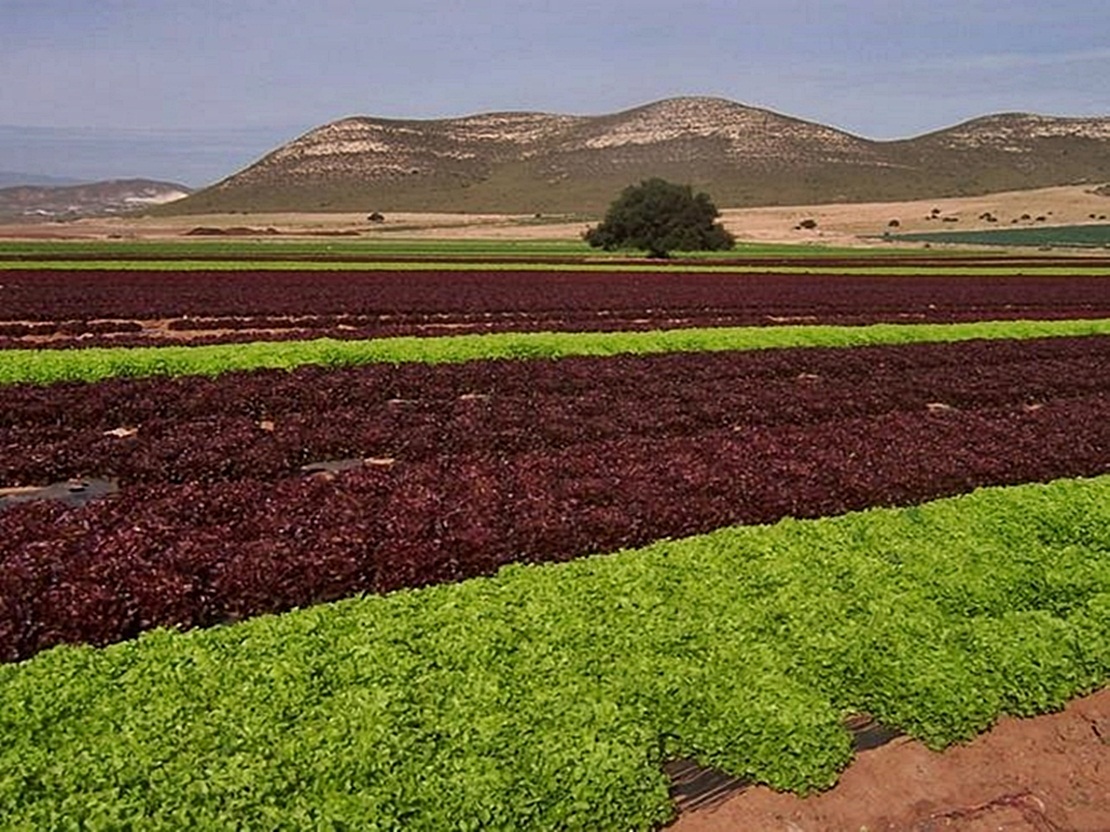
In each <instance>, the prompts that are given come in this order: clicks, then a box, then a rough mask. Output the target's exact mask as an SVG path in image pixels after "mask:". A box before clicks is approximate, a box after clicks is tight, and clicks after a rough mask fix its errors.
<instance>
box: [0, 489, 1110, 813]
mask: <svg viewBox="0 0 1110 832" xmlns="http://www.w3.org/2000/svg"><path fill="white" fill-rule="evenodd" d="M1108 634H1110V476H1103V477H1100V478H1095V479H1090V480H1063V481H1057V482H1054V483H1050V484H1047V485H1040V484H1034V485H1025V486H1018V487H1010V488H995V489H983V490H980V491H977V492H975V493H973V494H970V495H965V496H961V497H954V498H949V499H944V500H939V501H935V502H932V503H927V504H924V505H921V506H916V507H910V508H901V509H889V508H884V509H872V510H869V511H865V512H859V513H855V514H849V515H845V516H842V517H836V518H825V519H820V520H806V521H798V520H784V521H782V522H779V523H777V524H775V525H772V526H759V527H734V528H727V529H723V530H720V531H717V532H714V533H711V534H706V535H702V536H699V537H694V538H689V539H684V540H673V541H672V540H664V541H660V542H658V543H656V544H653V545H651V546H648V547H645V548H643V549H639V550H633V551H625V552H619V553H616V554H614V555H609V556H601V557H592V558H585V559H581V560H576V561H571V562H569V563H565V564H555V565H544V566H537V565H517V566H512V567H508V568H505V569H503V570H502V571H501V572H499V573H498V574H497V575H496V576H495V577H492V578H479V579H474V580H470V581H466V582H463V583H459V584H450V585H441V586H435V587H430V588H425V589H419V590H406V591H401V592H397V593H394V594H391V595H387V596H365V597H357V598H352V599H348V600H345V601H340V602H336V603H331V604H323V605H319V606H315V607H311V608H308V609H303V610H295V611H292V612H289V613H286V614H283V615H271V616H262V617H259V618H255V619H252V620H249V621H245V622H241V623H238V624H234V625H228V626H217V627H214V628H211V629H206V630H194V631H191V632H187V633H179V632H176V631H167V630H158V631H153V632H148V633H145V634H144V635H142V636H140V637H139V638H138V639H136V640H134V641H131V642H125V643H122V644H117V645H114V646H111V647H107V648H103V649H96V648H93V647H88V646H82V647H73V646H62V647H57V648H55V649H53V650H50V651H47V652H45V653H42V654H40V655H39V656H37V657H35V658H33V659H31V660H29V661H26V662H22V663H19V664H7V665H0V736H3V738H4V742H3V743H0V817H2V818H3V824H4V826H5V828H8V829H19V830H23V829H26V830H37V829H62V828H65V829H143V830H175V832H176V830H180V829H233V828H236V829H273V830H279V829H281V830H284V829H289V830H303V829H360V830H361V829H366V830H393V829H406V830H436V831H437V832H438V831H439V830H445V829H471V830H479V829H481V830H524V829H536V830H550V829H564V830H578V829H582V830H586V829H591V830H592V829H625V830H648V829H652V828H657V827H658V825H660V824H662V823H664V822H666V821H667V820H668V819H669V817H670V816H671V814H672V812H673V810H672V808H671V806H670V802H669V800H668V793H667V781H666V778H665V777H664V775H663V774H662V772H661V770H660V766H661V764H662V763H663V762H664V761H666V760H667V759H669V758H672V757H676V756H688V757H694V758H696V759H697V760H699V761H701V762H702V763H704V764H708V765H712V766H715V767H717V768H720V769H723V770H724V771H727V772H730V773H732V774H735V775H740V776H744V777H749V778H751V779H753V780H755V781H759V782H764V783H769V784H771V785H773V786H775V787H776V788H780V789H794V790H800V791H808V790H812V789H816V788H823V787H826V786H829V785H831V784H832V783H833V782H834V781H835V779H836V778H837V775H838V772H839V771H840V770H841V769H842V768H843V767H844V766H845V765H846V764H847V763H848V761H849V759H850V757H851V739H850V736H849V734H848V732H847V730H846V729H845V728H844V727H843V725H842V720H843V718H844V717H845V716H847V715H849V714H853V713H859V712H868V713H871V714H874V715H875V716H876V717H877V718H878V719H879V720H880V721H881V722H882V723H884V724H886V725H889V726H893V727H897V728H901V729H903V730H905V731H906V732H908V733H909V734H910V735H912V736H914V737H917V738H920V739H922V740H924V741H925V742H926V743H928V744H929V745H930V746H931V747H934V748H939V747H941V746H943V745H945V744H947V743H950V742H953V741H958V740H964V739H968V738H970V737H972V736H973V735H975V734H976V733H977V732H980V731H983V730H985V729H987V728H988V727H989V726H990V725H991V724H992V723H993V722H994V721H995V720H996V719H997V718H998V717H999V716H1001V715H1003V714H1012V715H1020V716H1024V715H1031V714H1035V713H1040V712H1044V711H1049V710H1054V709H1058V708H1060V707H1062V705H1063V704H1064V703H1065V702H1066V701H1067V700H1068V699H1069V698H1072V697H1074V696H1077V695H1081V694H1084V693H1087V692H1090V691H1093V690H1096V689H1098V688H1099V687H1102V686H1104V685H1106V684H1107V682H1108V681H1110V635H1108Z"/></svg>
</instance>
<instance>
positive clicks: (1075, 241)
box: [890, 216, 1110, 248]
mask: <svg viewBox="0 0 1110 832" xmlns="http://www.w3.org/2000/svg"><path fill="white" fill-rule="evenodd" d="M1102 219H1106V217H1105V216H1103V217H1102ZM890 239H892V240H893V241H895V242H932V243H954V244H956V245H965V246H966V245H971V246H1064V247H1068V248H1107V247H1110V225H1106V224H1097V225H1096V224H1088V225H1059V226H1048V227H1041V228H1037V227H1034V228H997V229H984V230H978V231H928V232H920V233H915V234H892V235H890Z"/></svg>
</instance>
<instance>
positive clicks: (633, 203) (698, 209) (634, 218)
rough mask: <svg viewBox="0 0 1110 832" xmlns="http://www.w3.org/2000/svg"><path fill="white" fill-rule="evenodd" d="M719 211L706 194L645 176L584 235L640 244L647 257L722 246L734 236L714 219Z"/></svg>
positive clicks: (608, 242)
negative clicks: (598, 223)
mask: <svg viewBox="0 0 1110 832" xmlns="http://www.w3.org/2000/svg"><path fill="white" fill-rule="evenodd" d="M719 216H720V212H719V211H718V210H717V206H715V205H714V204H713V203H712V201H710V199H709V196H708V195H707V194H704V193H699V194H696V195H695V194H694V191H693V189H692V188H691V187H690V186H689V185H675V184H673V183H671V182H667V181H666V180H663V179H658V178H656V179H645V180H644V181H643V182H641V183H640V184H639V185H632V186H630V187H628V188H625V189H624V191H622V192H621V195H620V196H619V197H618V198H617V199H616V200H615V201H614V202H613V204H612V205H610V206H609V211H608V212H607V213H606V214H605V219H604V220H603V221H602V222H601V224H600V225H597V226H595V227H593V228H591V229H589V230H587V231H586V233H585V234H584V235H582V236H583V238H584V239H585V240H586V242H587V243H589V244H590V245H591V246H593V247H594V248H603V249H605V250H606V251H612V250H613V249H618V248H638V249H642V250H644V251H646V252H647V253H648V256H649V257H667V256H668V252H671V251H721V250H723V249H730V248H732V246H733V244H734V243H735V240H734V238H733V236H732V235H731V234H729V233H728V232H727V231H725V229H724V227H723V226H722V225H721V224H720V223H717V222H714V220H716V219H717V217H719Z"/></svg>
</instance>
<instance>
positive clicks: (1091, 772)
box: [669, 688, 1110, 832]
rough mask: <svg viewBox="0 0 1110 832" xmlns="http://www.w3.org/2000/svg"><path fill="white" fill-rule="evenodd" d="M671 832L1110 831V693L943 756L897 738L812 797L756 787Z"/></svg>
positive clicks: (1001, 729)
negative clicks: (832, 786)
mask: <svg viewBox="0 0 1110 832" xmlns="http://www.w3.org/2000/svg"><path fill="white" fill-rule="evenodd" d="M669 829H670V830H672V832H738V831H739V830H744V832H764V831H765V830H766V831H767V832H772V831H773V832H862V830H867V832H940V830H960V832H987V830H992V831H993V830H1006V832H1107V830H1110V688H1107V689H1104V690H1102V691H1101V692H1099V693H1096V694H1094V695H1092V696H1088V697H1086V698H1083V699H1078V700H1075V701H1074V702H1071V703H1070V704H1069V705H1068V707H1067V708H1066V709H1065V710H1064V711H1062V712H1060V713H1057V714H1050V715H1046V716H1041V717H1036V718H1033V719H1012V718H1005V719H1003V720H1001V721H1000V722H999V723H998V725H996V726H995V728H994V729H993V730H991V731H990V732H989V733H987V734H984V735H983V736H980V737H978V738H977V739H976V740H974V741H973V742H971V743H968V744H967V745H960V746H954V747H952V748H949V749H947V750H946V751H944V752H942V753H937V752H933V751H930V750H929V749H927V748H925V747H924V746H923V745H922V744H921V743H918V742H915V741H912V740H909V739H897V740H894V741H893V742H891V743H889V744H888V745H885V746H882V747H880V748H876V749H872V750H870V751H864V752H862V753H860V754H859V755H858V757H857V758H856V761H855V762H854V763H853V764H852V765H851V766H850V767H849V768H848V770H847V771H845V772H844V774H843V776H842V777H841V779H840V782H839V783H838V784H837V785H836V786H835V787H834V788H832V789H830V790H829V791H827V792H824V793H822V794H819V795H815V796H812V797H808V798H799V797H796V796H794V795H790V794H780V793H777V792H774V791H772V790H770V789H768V788H764V787H757V788H751V789H748V790H747V791H744V792H741V793H739V794H736V795H734V796H732V797H731V798H729V799H727V800H726V801H725V802H723V803H721V804H719V805H717V806H715V807H712V808H707V809H702V810H699V811H696V812H691V813H689V814H686V815H683V816H681V817H680V818H679V819H678V821H677V822H676V823H674V824H673V825H672V826H671V827H669Z"/></svg>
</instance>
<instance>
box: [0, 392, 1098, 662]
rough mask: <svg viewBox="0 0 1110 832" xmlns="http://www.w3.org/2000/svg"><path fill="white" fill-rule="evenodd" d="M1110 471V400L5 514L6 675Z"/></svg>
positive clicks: (159, 488)
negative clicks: (702, 537)
mask: <svg viewBox="0 0 1110 832" xmlns="http://www.w3.org/2000/svg"><path fill="white" fill-rule="evenodd" d="M1107 470H1110V398H1108V397H1107V396H1105V395H1102V394H1095V395H1090V396H1080V397H1075V398H1069V399H1060V400H1054V401H1049V402H1047V403H1045V404H1043V405H1042V406H1040V407H1035V408H1033V407H1026V408H1020V407H1005V408H990V407H988V408H983V409H978V410H967V411H961V410H935V411H929V410H927V409H924V410H919V411H914V412H894V413H884V414H881V415H877V416H858V417H843V418H831V419H828V420H826V421H820V422H816V423H813V424H777V425H770V426H768V425H752V426H747V427H744V428H742V429H741V430H732V429H729V430H706V431H702V432H699V433H695V434H693V435H690V436H680V437H668V438H662V439H661V438H657V437H646V438H645V437H637V436H634V435H630V436H627V437H621V438H616V439H609V440H604V441H598V442H586V443H580V444H573V445H570V446H568V447H565V448H562V449H559V450H544V449H541V450H527V451H522V452H520V453H516V454H508V453H491V454H466V453H463V454H450V453H445V454H442V455H439V456H436V457H433V458H430V459H425V460H420V461H412V462H406V461H400V462H397V463H395V464H393V465H391V466H381V467H367V468H360V469H356V470H351V471H348V472H344V473H342V474H339V475H337V476H336V477H335V478H334V479H327V480H325V479H305V478H289V479H284V480H279V481H277V482H263V481H259V480H247V479H244V480H236V481H229V482H221V483H216V484H213V485H204V484H199V483H187V484H184V485H155V486H138V487H135V488H132V489H124V490H123V491H122V492H120V494H118V495H116V496H115V497H113V498H110V499H108V500H105V501H102V502H98V503H90V504H89V505H87V506H84V507H83V508H80V509H73V510H65V509H62V508H60V507H59V506H57V505H54V504H47V503H39V504H23V505H19V506H16V507H14V508H11V509H9V510H8V511H6V512H4V513H3V514H0V528H2V530H3V534H2V535H0V658H2V659H4V660H15V659H21V658H25V657H27V656H30V655H33V654H34V653H36V652H38V651H39V650H42V649H45V648H47V647H50V646H51V645H54V644H58V643H61V642H92V643H95V644H104V643H108V642H112V641H116V640H120V639H125V638H128V637H131V636H134V635H135V634H137V633H138V632H140V631H142V630H145V629H148V628H151V627H155V626H175V627H195V626H205V625H210V624H214V623H217V622H223V621H232V620H236V619H240V618H243V617H245V616H251V615H256V614H260V613H264V612H276V611H279V610H286V609H289V608H291V607H294V606H302V605H306V604H312V603H317V602H320V601H325V600H329V599H335V598H339V597H342V596H345V595H351V594H354V593H359V592H387V591H390V590H394V589H398V588H401V587H410V586H420V585H424V584H429V583H434V582H443V581H456V580H461V579H464V578H467V577H471V576H475V575H481V574H488V573H490V572H492V571H494V570H496V569H497V568H498V567H499V566H501V565H503V564H507V563H513V562H519V561H529V562H531V561H549V560H562V559H569V558H573V557H577V556H581V555H584V554H587V553H592V552H604V551H611V550H614V549H617V548H618V547H622V546H633V545H639V544H643V543H647V542H649V541H651V540H655V539H659V538H662V537H679V536H685V535H690V534H694V533H697V532H703V531H707V530H710V529H713V528H717V527H720V526H724V525H728V524H734V523H758V522H768V521H772V520H774V519H776V518H779V517H782V516H785V515H793V516H797V517H811V516H821V515H828V514H835V513H839V512H843V511H847V510H851V509H859V508H864V507H866V506H873V505H898V504H903V505H904V504H911V503H915V502H919V501H923V500H927V499H931V498H934V497H939V496H943V495H949V494H955V493H960V492H964V491H968V490H970V489H972V488H974V487H977V486H983V485H997V484H1015V483H1021V482H1029V481H1039V480H1049V479H1053V478H1059V477H1076V476H1093V475H1098V474H1102V473H1105V472H1106V471H1107Z"/></svg>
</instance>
